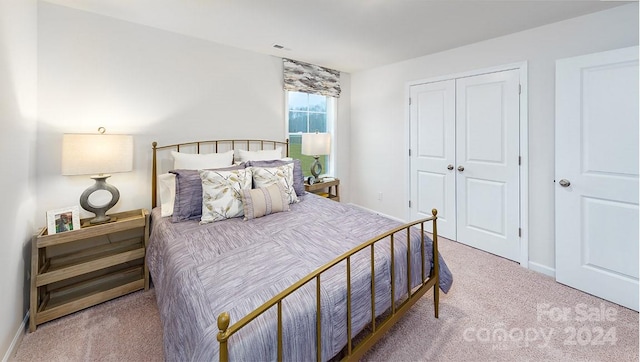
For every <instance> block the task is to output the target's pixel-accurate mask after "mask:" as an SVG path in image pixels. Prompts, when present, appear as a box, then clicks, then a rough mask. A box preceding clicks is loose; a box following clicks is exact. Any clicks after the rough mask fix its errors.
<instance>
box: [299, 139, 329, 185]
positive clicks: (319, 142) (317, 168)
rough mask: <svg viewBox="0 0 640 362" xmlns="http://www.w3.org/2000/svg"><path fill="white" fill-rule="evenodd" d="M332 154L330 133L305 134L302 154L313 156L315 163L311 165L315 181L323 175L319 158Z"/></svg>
mask: <svg viewBox="0 0 640 362" xmlns="http://www.w3.org/2000/svg"><path fill="white" fill-rule="evenodd" d="M330 153H331V134H329V133H318V132H316V133H303V134H302V154H303V155H308V156H313V158H314V159H315V161H314V162H313V164H312V165H311V174H312V175H313V177H314V178H315V179H318V176H320V174H321V173H322V164H320V162H319V161H318V157H320V156H323V155H328V154H330Z"/></svg>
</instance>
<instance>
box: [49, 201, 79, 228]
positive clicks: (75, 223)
mask: <svg viewBox="0 0 640 362" xmlns="http://www.w3.org/2000/svg"><path fill="white" fill-rule="evenodd" d="M72 230H80V209H79V208H78V206H69V207H64V208H61V209H56V210H49V211H47V233H48V234H49V235H53V234H58V233H62V232H65V231H72Z"/></svg>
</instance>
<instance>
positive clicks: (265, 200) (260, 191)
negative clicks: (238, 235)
mask: <svg viewBox="0 0 640 362" xmlns="http://www.w3.org/2000/svg"><path fill="white" fill-rule="evenodd" d="M240 194H241V195H242V205H243V209H244V219H245V220H251V219H255V218H258V217H263V216H266V215H269V214H274V213H276V212H281V211H289V196H287V193H286V192H285V190H284V189H283V188H282V185H281V184H280V183H274V184H273V185H271V186H267V187H261V188H257V189H252V190H242V191H241V192H240Z"/></svg>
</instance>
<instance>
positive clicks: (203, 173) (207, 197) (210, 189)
mask: <svg viewBox="0 0 640 362" xmlns="http://www.w3.org/2000/svg"><path fill="white" fill-rule="evenodd" d="M199 172H200V178H201V179H202V218H201V219H200V223H201V224H206V223H210V222H214V221H220V220H224V219H230V218H233V217H238V216H242V215H244V210H243V207H242V195H241V191H242V190H244V189H251V170H249V169H242V170H233V171H208V170H200V171H199Z"/></svg>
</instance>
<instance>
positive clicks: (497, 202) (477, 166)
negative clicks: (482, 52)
mask: <svg viewBox="0 0 640 362" xmlns="http://www.w3.org/2000/svg"><path fill="white" fill-rule="evenodd" d="M519 84H520V81H519V71H518V70H509V71H502V72H496V73H489V74H483V75H478V76H474V77H467V78H460V79H458V80H457V81H456V162H457V164H456V173H457V182H456V198H457V210H458V213H457V217H458V218H457V235H458V239H457V240H458V241H459V242H462V243H464V244H467V245H470V246H473V247H476V248H479V249H482V250H485V251H488V252H490V253H493V254H496V255H499V256H502V257H505V258H507V259H511V260H515V261H519V259H520V238H519V226H520V220H519V215H520V213H519V205H520V204H519V192H520V186H519V156H520V152H519V144H520V143H519V139H520V137H519V135H520V107H519V105H520V96H519Z"/></svg>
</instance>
